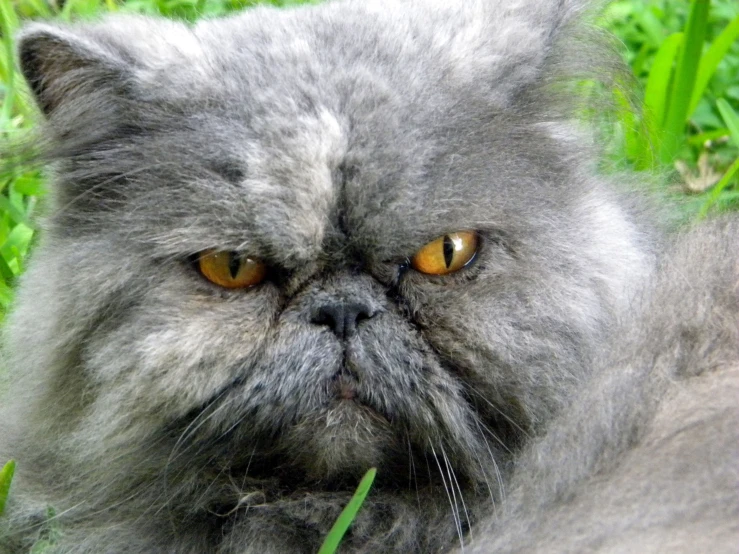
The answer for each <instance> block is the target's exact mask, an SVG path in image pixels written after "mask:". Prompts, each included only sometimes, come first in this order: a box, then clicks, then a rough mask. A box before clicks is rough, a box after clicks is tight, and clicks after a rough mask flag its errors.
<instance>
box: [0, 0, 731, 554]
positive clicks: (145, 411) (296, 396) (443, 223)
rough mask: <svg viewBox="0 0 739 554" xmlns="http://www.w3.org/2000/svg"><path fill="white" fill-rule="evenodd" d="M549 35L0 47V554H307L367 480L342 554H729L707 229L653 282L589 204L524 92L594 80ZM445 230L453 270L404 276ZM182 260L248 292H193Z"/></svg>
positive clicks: (232, 30)
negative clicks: (8, 313)
mask: <svg viewBox="0 0 739 554" xmlns="http://www.w3.org/2000/svg"><path fill="white" fill-rule="evenodd" d="M582 4H583V3H582V2H580V1H578V0H559V1H554V0H546V1H543V0H539V1H534V0H507V1H503V0H500V1H493V0H490V1H485V2H483V1H474V0H470V1H468V2H464V3H461V4H460V5H450V4H449V3H448V2H442V1H440V0H405V1H404V0H398V1H390V0H372V1H361V2H360V1H351V0H350V1H345V2H329V3H327V4H324V5H320V6H313V7H307V8H300V9H295V10H283V11H278V10H274V9H270V8H257V9H253V10H250V11H248V12H246V13H244V14H242V15H238V16H235V17H231V18H228V19H223V20H214V21H204V22H200V23H198V24H197V25H195V26H194V27H187V26H186V25H184V24H179V23H173V22H167V21H160V20H152V19H146V18H136V17H118V18H109V19H106V20H104V21H102V22H100V23H93V24H85V25H79V26H64V27H61V26H51V25H44V24H35V25H31V26H29V27H28V28H27V29H26V30H25V31H24V32H23V33H22V35H21V37H20V48H19V58H20V64H21V68H22V70H23V72H24V75H25V76H26V79H27V80H28V82H29V84H30V85H31V88H32V90H33V92H34V94H35V96H36V98H37V101H38V104H39V106H40V107H41V109H42V111H43V112H44V114H45V116H46V122H47V123H46V126H45V130H44V132H45V139H44V140H43V141H42V143H43V144H42V149H43V155H44V156H45V159H46V160H48V162H49V164H50V168H51V171H52V173H53V179H52V181H53V187H52V197H51V200H50V202H49V203H50V207H49V208H50V209H49V210H48V214H47V217H46V219H45V220H44V232H43V235H42V239H41V241H40V244H39V245H38V247H37V249H36V251H35V253H34V259H33V263H32V264H31V266H30V268H29V270H28V272H27V273H26V275H25V276H24V278H23V281H22V284H21V287H20V290H19V293H18V301H17V305H16V308H15V311H14V313H13V314H12V317H11V318H10V321H9V323H8V327H7V328H8V333H7V338H6V345H7V346H6V354H5V355H6V364H7V365H8V366H9V367H10V368H11V369H12V371H13V374H12V381H13V390H12V391H11V393H10V394H9V395H8V397H7V400H6V401H5V402H4V405H3V409H2V414H0V421H2V422H3V423H4V427H3V430H2V434H0V459H5V458H11V457H12V458H15V459H17V460H18V464H19V466H18V467H19V473H18V477H17V480H16V481H15V482H14V485H13V494H12V497H11V501H10V503H9V505H8V508H7V516H4V519H3V521H2V527H0V551H2V552H12V553H15V552H25V551H27V550H28V549H29V548H30V547H31V545H33V544H34V542H36V541H38V540H42V539H44V538H48V535H53V539H54V542H55V545H54V546H53V547H52V548H51V552H75V553H98V552H121V553H123V552H130V553H141V552H173V553H174V552H176V553H188V552H192V553H204V552H205V553H208V552H210V553H222V554H225V553H237V552H238V553H285V552H315V551H316V550H317V548H318V546H319V545H320V543H321V541H322V540H323V538H324V536H325V535H326V533H327V532H328V530H329V528H330V526H331V524H332V523H333V521H334V520H335V518H336V517H337V515H338V514H339V512H340V510H341V508H342V507H343V505H344V504H345V503H346V502H347V500H348V499H349V497H350V496H351V493H352V491H353V488H354V486H355V485H356V483H357V482H358V479H359V478H360V477H361V475H362V474H363V473H364V472H365V471H366V470H367V469H368V468H369V467H371V466H376V467H377V468H378V478H377V481H376V484H375V487H374V488H373V491H372V493H371V495H370V497H369V498H368V501H367V502H366V504H365V506H364V508H363V510H362V512H361V514H360V516H359V518H358V519H357V520H356V521H355V523H354V525H353V527H352V529H351V531H350V534H349V535H348V537H347V539H346V541H345V543H344V549H345V550H346V551H347V552H396V551H397V552H432V551H440V550H441V551H443V550H447V549H449V548H453V547H454V546H455V545H459V542H460V540H463V541H464V542H465V543H468V542H469V541H470V540H471V541H472V544H473V548H477V549H478V550H479V551H481V552H487V551H490V550H491V549H495V550H500V551H522V552H525V551H532V550H536V549H537V548H538V549H540V550H549V549H551V548H552V545H553V544H556V545H561V547H562V548H561V549H562V550H563V551H564V550H568V549H578V548H591V547H599V546H603V547H605V546H612V547H613V549H615V550H618V549H620V548H621V549H623V548H626V545H632V544H637V543H636V542H635V541H639V540H641V539H640V536H639V534H638V532H637V531H640V530H641V531H644V533H645V534H646V535H645V536H648V538H649V539H650V540H652V541H653V542H652V543H650V544H652V545H653V546H654V549H658V548H659V547H660V545H663V544H666V543H664V542H662V540H663V537H664V536H667V534H668V532H669V531H670V530H671V529H673V528H674V527H679V530H680V532H681V533H688V529H687V526H686V525H685V522H686V521H689V522H691V524H692V523H693V522H695V525H697V526H698V528H699V530H700V531H701V534H700V536H701V537H705V540H706V541H709V542H710V541H713V543H716V544H724V545H725V544H726V543H725V542H724V543H719V542H718V541H720V540H724V541H725V540H728V539H727V537H734V538H736V536H737V532H736V531H737V530H736V522H737V521H739V518H737V512H738V510H737V499H736V498H735V497H733V496H732V497H731V498H729V495H728V494H727V493H726V491H727V490H730V488H731V487H732V486H733V487H734V488H736V485H737V482H739V479H738V478H737V475H736V470H735V468H734V466H732V465H731V460H732V456H733V457H734V459H735V458H736V456H735V454H736V448H737V444H739V442H738V441H737V440H736V434H737V432H736V425H735V424H736V421H737V413H736V412H737V409H736V408H735V407H734V406H733V403H732V402H730V401H729V399H730V398H735V397H734V396H729V395H731V394H733V393H732V392H731V391H735V389H736V387H737V379H736V376H735V375H736V374H735V372H734V373H732V371H731V368H732V367H733V368H734V370H736V365H737V364H736V361H737V360H738V359H739V356H738V355H737V351H736V350H737V282H738V280H737V261H736V251H737V249H736V243H737V241H736V235H737V232H736V231H737V229H736V226H732V224H729V223H726V224H724V225H723V227H721V226H719V227H720V228H718V227H717V228H714V229H711V230H708V231H704V232H697V233H696V235H695V237H697V238H691V239H684V240H683V239H682V238H681V239H679V240H677V241H676V244H677V246H675V247H669V246H668V244H669V243H670V241H669V240H663V239H661V238H658V233H656V232H655V231H653V230H651V229H650V228H649V227H648V226H647V225H646V224H645V223H644V221H642V220H643V219H644V218H643V217H642V216H639V215H638V211H637V210H635V209H634V208H633V206H632V204H633V202H632V201H630V200H629V199H628V198H627V197H624V196H622V195H621V194H620V193H618V192H617V187H614V186H612V184H609V183H608V182H606V181H605V180H603V179H601V178H599V177H597V176H596V174H595V172H594V165H595V164H594V161H593V151H594V150H595V149H594V148H593V146H592V144H590V143H589V141H588V139H587V136H586V135H581V134H579V133H577V132H575V131H574V127H573V125H572V123H571V121H570V116H571V113H570V112H569V111H568V110H567V107H566V105H565V104H564V103H563V102H562V96H561V95H558V94H556V90H558V89H557V88H556V87H555V84H556V83H558V82H560V81H561V79H562V78H563V77H565V76H567V75H568V74H572V73H575V72H578V71H581V70H582V68H584V67H588V66H589V65H592V64H593V63H594V60H595V59H596V58H597V56H596V55H595V54H596V53H597V52H599V51H600V47H599V46H598V43H597V42H594V43H587V44H588V47H585V46H584V45H583V43H582V42H580V41H581V40H582V37H584V36H586V35H587V33H582V32H580V31H579V30H578V29H579V28H581V26H580V24H579V23H578V22H579V21H580V20H581V18H582V12H583V8H584V6H583V5H582ZM464 229H472V230H475V231H476V232H477V233H478V234H479V236H480V239H481V247H480V250H479V252H478V254H477V256H476V258H475V260H474V262H473V263H472V264H471V265H470V266H468V267H466V268H464V269H463V270H461V271H459V272H457V273H454V274H451V275H448V276H445V277H433V276H428V275H423V274H420V273H418V272H416V271H414V270H412V269H409V268H408V267H407V260H408V258H410V257H411V256H412V255H413V254H414V253H415V252H416V251H417V250H418V249H419V248H420V247H422V246H423V245H424V244H426V243H427V242H429V241H431V240H433V239H435V238H436V237H438V236H440V235H443V234H445V233H448V232H454V231H458V230H464ZM701 241H702V242H701ZM211 248H215V249H218V250H234V251H238V252H242V253H244V254H246V255H248V256H250V257H254V258H258V259H261V260H263V261H264V262H266V263H267V264H268V265H269V267H270V274H269V277H268V279H267V281H265V282H264V283H263V284H261V285H259V286H257V287H254V288H253V289H248V290H243V291H226V290H222V289H220V288H218V287H216V286H214V285H212V284H210V283H209V282H207V281H205V280H204V279H203V277H202V276H201V275H199V274H198V272H197V271H196V270H195V268H194V265H193V263H192V256H193V255H195V254H197V253H198V252H201V251H203V250H206V249H211ZM665 252H667V253H665ZM694 255H695V256H697V257H698V259H697V260H693V259H691V258H692V257H693V256H694ZM701 271H706V272H707V275H708V276H709V277H710V278H704V277H703V276H702V273H700V272H701ZM348 304H361V305H362V306H364V308H363V309H364V316H366V317H363V318H362V320H361V321H358V322H356V323H357V325H356V329H355V330H354V331H353V332H351V333H347V334H346V335H345V336H338V335H337V334H336V333H334V332H332V330H331V329H330V328H329V326H327V325H326V324H325V322H321V321H320V320H319V318H317V317H316V313H318V312H320V310H321V308H322V307H325V306H328V305H348ZM732 364H733V365H732ZM347 387H348V388H349V389H351V390H352V391H353V393H352V394H351V395H346V394H343V393H344V391H346V390H347ZM732 387H733V388H732ZM351 396H353V398H349V397H351ZM690 406H695V409H692V410H691V409H689V407H690ZM714 408H715V409H714ZM693 422H695V423H696V427H692V426H691V424H692V423H693ZM699 430H700V431H699ZM678 431H680V433H678ZM694 435H695V436H694ZM698 438H699V439H700V441H703V442H699V441H698V440H696V439H698ZM729 444H731V446H729ZM701 445H705V446H706V447H708V446H710V447H711V448H712V449H715V450H712V454H715V456H713V455H712V456H710V457H711V460H715V466H714V465H711V464H708V463H706V460H705V459H704V455H703V450H702V446H701ZM711 468H712V469H711ZM730 468H732V469H730ZM714 470H715V471H714ZM683 473H684V475H685V479H686V481H687V482H689V483H690V486H686V485H685V483H682V482H675V481H674V480H672V477H671V476H674V475H675V474H680V475H683ZM654 480H657V485H655V484H654V483H653V482H652V481H654ZM702 484H705V486H702ZM660 486H661V487H662V488H661V489H659V490H664V494H663V495H662V496H659V497H657V496H654V495H653V490H654V487H660ZM719 492H720V493H721V494H722V495H721V496H720V497H717V498H715V499H714V494H716V495H718V493H719ZM714 500H715V502H714ZM609 502H611V504H609ZM48 506H53V507H54V509H55V510H56V512H55V513H56V514H57V515H56V516H54V517H53V518H51V519H50V518H49V517H48ZM709 508H710V509H709ZM491 514H492V516H491ZM491 517H492V519H490V518H491ZM730 521H731V522H732V523H729V522H730ZM663 531H664V532H665V534H664V535H663V534H660V533H662V532H663ZM703 532H705V533H703ZM698 535H699V534H698V533H690V534H689V535H688V539H689V540H691V541H698V539H697V538H696V537H697V536H698ZM675 536H677V535H675ZM678 538H679V537H678ZM714 539H715V540H714ZM675 540H678V539H675ZM568 541H569V542H568ZM627 541H632V542H627ZM655 541H656V542H655ZM475 544H477V545H478V546H477V547H475V546H474V545H475ZM695 544H698V542H695ZM701 544H702V543H701ZM714 545H715V544H714Z"/></svg>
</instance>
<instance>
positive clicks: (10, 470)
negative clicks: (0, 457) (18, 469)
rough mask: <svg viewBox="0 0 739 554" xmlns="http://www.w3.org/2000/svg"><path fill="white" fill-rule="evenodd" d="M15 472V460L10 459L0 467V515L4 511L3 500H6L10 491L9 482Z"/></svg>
mask: <svg viewBox="0 0 739 554" xmlns="http://www.w3.org/2000/svg"><path fill="white" fill-rule="evenodd" d="M14 473H15V461H14V460H10V461H9V462H8V463H7V464H5V465H4V466H3V468H2V469H0V515H3V512H4V511H5V502H6V501H7V500H8V493H9V492H10V482H11V481H12V480H13V474H14Z"/></svg>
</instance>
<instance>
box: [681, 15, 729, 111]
mask: <svg viewBox="0 0 739 554" xmlns="http://www.w3.org/2000/svg"><path fill="white" fill-rule="evenodd" d="M738 39H739V16H737V17H735V18H734V19H733V20H731V22H729V24H728V25H727V26H726V28H725V29H724V30H723V31H721V34H720V35H719V36H717V37H716V38H715V39H714V41H713V44H711V46H710V48H709V49H708V50H707V51H706V53H705V54H704V55H703V57H702V58H701V61H700V65H699V66H698V76H697V77H696V79H695V88H693V98H692V99H691V100H690V107H689V108H688V116H690V115H691V114H692V113H693V112H694V111H695V108H697V107H698V102H700V99H701V97H702V96H703V93H704V92H705V91H706V87H707V86H708V81H710V80H711V77H713V74H714V73H715V72H716V68H717V67H718V64H719V63H721V60H722V59H724V56H726V54H727V53H728V52H729V50H730V49H731V47H732V46H733V45H734V43H735V42H736V41H737V40H738Z"/></svg>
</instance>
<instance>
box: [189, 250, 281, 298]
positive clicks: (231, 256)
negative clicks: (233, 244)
mask: <svg viewBox="0 0 739 554" xmlns="http://www.w3.org/2000/svg"><path fill="white" fill-rule="evenodd" d="M198 268H199V269H200V273H202V274H203V277H205V278H206V279H208V281H210V282H211V283H215V284H216V285H218V286H219V287H224V288H227V289H245V288H247V287H253V286H254V285H258V284H259V283H261V282H262V281H263V280H264V278H265V277H266V275H267V266H265V265H264V264H263V263H262V262H258V261H257V260H253V259H251V258H247V257H245V256H242V255H241V254H239V253H238V252H233V251H231V252H229V251H218V250H205V251H204V252H202V253H201V254H200V257H199V258H198Z"/></svg>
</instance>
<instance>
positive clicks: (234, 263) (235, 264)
mask: <svg viewBox="0 0 739 554" xmlns="http://www.w3.org/2000/svg"><path fill="white" fill-rule="evenodd" d="M239 269H241V256H239V255H238V254H237V253H236V252H233V251H231V252H229V253H228V272H229V273H230V274H231V279H236V276H237V275H238V274H239Z"/></svg>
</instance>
